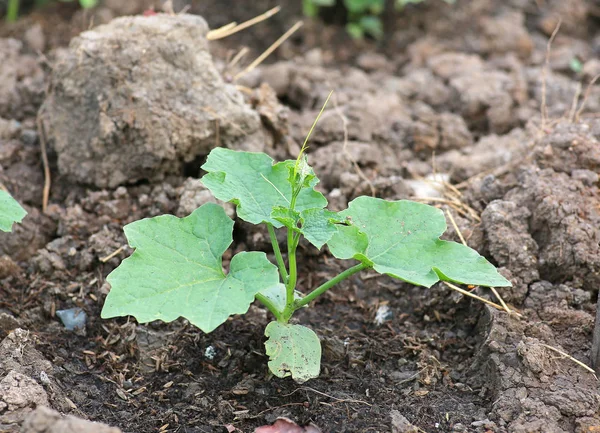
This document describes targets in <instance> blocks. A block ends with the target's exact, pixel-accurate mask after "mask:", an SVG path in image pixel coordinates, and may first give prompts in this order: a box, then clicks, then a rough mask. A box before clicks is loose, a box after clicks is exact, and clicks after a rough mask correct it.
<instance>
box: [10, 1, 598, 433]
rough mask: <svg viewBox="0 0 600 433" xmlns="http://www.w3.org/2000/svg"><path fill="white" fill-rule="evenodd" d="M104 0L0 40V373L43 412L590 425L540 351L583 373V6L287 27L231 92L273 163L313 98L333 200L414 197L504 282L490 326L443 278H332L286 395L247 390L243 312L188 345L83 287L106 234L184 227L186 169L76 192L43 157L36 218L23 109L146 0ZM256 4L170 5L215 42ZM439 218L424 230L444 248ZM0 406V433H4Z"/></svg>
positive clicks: (317, 156) (267, 420) (586, 351)
mask: <svg viewBox="0 0 600 433" xmlns="http://www.w3.org/2000/svg"><path fill="white" fill-rule="evenodd" d="M105 3H106V5H105V6H103V7H100V8H98V9H97V10H96V11H92V12H90V11H88V12H86V13H85V14H84V13H82V12H81V11H78V10H77V8H76V7H74V6H73V5H64V4H57V5H52V6H50V7H49V8H48V9H43V10H41V11H40V10H33V11H31V12H30V13H29V14H27V15H25V16H23V17H22V18H21V19H20V20H19V21H18V22H17V23H15V24H11V25H8V24H6V23H4V22H3V23H2V24H1V25H0V36H1V37H3V38H4V39H0V57H1V58H3V59H4V60H3V65H2V70H3V73H2V74H0V76H4V77H5V78H4V79H3V80H2V82H1V83H0V118H1V119H0V164H1V170H0V182H1V183H2V184H3V185H4V186H6V187H7V188H8V190H9V191H10V192H11V193H12V194H13V195H14V196H15V197H16V198H17V199H18V200H19V201H20V202H21V203H23V204H24V205H25V206H26V208H27V210H28V212H29V215H28V217H27V218H26V219H25V220H24V222H23V224H22V225H19V226H16V227H15V230H14V231H13V233H11V234H0V254H1V255H3V256H2V259H1V260H0V340H1V339H3V338H5V337H7V335H9V333H10V332H12V331H13V330H14V329H16V328H22V329H25V330H27V331H28V332H29V336H28V337H27V338H28V340H27V341H25V340H23V343H22V345H21V346H19V347H20V348H19V353H25V354H26V356H25V357H21V358H18V359H21V361H20V362H21V364H14V363H12V362H13V361H11V360H12V359H13V357H12V356H13V355H10V354H11V353H12V354H14V350H13V351H12V352H10V351H9V349H8V347H9V346H10V345H9V343H7V342H8V341H9V339H7V340H5V343H3V344H4V345H5V346H4V348H3V346H0V380H2V378H3V377H4V376H6V375H7V374H8V372H9V370H13V369H16V370H17V371H19V372H21V373H22V374H25V375H27V376H29V377H31V378H33V379H34V380H35V381H37V382H38V383H40V384H43V386H44V389H45V391H46V393H47V394H48V399H49V403H50V406H52V407H53V408H54V409H57V410H59V411H61V412H62V413H71V414H73V415H77V416H79V417H83V418H88V419H90V420H94V421H101V422H104V423H107V424H109V425H112V426H117V427H119V428H121V429H122V430H123V431H124V432H151V431H161V432H225V431H232V427H235V428H238V429H239V430H240V431H243V432H251V431H253V429H254V428H256V427H258V426H262V425H265V424H271V423H273V422H274V421H275V419H276V418H277V417H280V416H285V417H288V418H290V419H292V420H294V421H295V422H297V423H298V424H301V425H303V424H308V423H310V422H312V423H314V424H315V425H317V426H318V427H320V428H321V430H322V431H323V432H390V431H392V432H398V433H402V432H409V431H416V430H411V427H410V426H409V427H406V424H403V422H402V419H401V418H402V417H405V418H406V419H407V420H408V422H409V423H410V424H412V425H414V426H416V427H417V428H418V429H419V430H418V431H426V432H433V431H443V432H573V431H577V432H593V431H600V397H599V395H598V382H597V380H596V379H595V377H594V376H593V375H591V374H590V373H589V372H588V371H586V370H585V369H583V368H582V367H581V366H579V365H577V364H576V363H574V362H573V361H571V360H569V359H566V358H564V357H563V356H561V355H559V354H558V353H557V352H555V351H553V350H551V349H549V348H548V347H553V348H557V349H559V350H561V351H563V352H566V353H568V354H569V355H571V356H573V357H574V358H575V359H577V360H579V361H581V362H583V363H584V364H589V359H590V347H591V340H592V329H593V324H594V314H595V304H596V298H597V288H598V284H599V283H600V276H599V275H600V252H599V251H600V247H599V242H600V231H599V230H600V196H599V194H598V173H599V172H600V121H599V120H598V117H597V114H598V113H599V112H600V93H599V92H598V89H591V90H590V91H589V92H588V93H587V97H586V105H585V107H584V108H583V109H582V110H581V112H578V109H577V107H579V105H576V106H575V107H576V108H575V109H572V107H573V100H574V98H577V95H580V96H579V100H578V103H579V104H581V102H582V100H583V99H584V96H585V95H586V89H587V85H588V83H589V82H590V81H591V79H592V77H594V76H595V75H596V74H598V73H600V62H598V57H599V55H600V9H599V8H598V4H597V3H596V2H594V1H591V0H590V1H584V0H568V1H563V0H557V1H547V2H526V1H519V0H512V1H507V2H496V1H493V0H477V1H460V0H459V1H457V3H456V4H455V5H452V6H451V5H448V4H446V3H445V2H442V1H439V2H438V1H435V0H430V1H428V2H426V3H425V4H420V5H412V6H410V7H407V8H406V10H405V11H404V13H402V14H400V15H397V16H396V18H389V17H386V21H385V24H386V28H387V34H386V37H385V39H384V40H383V41H381V42H376V41H368V40H367V41H359V42H354V41H351V40H350V39H349V37H348V36H347V35H346V34H345V32H344V30H343V28H342V27H338V26H335V25H324V24H323V23H320V22H316V21H315V22H309V23H307V24H306V25H305V27H304V29H303V30H302V31H300V32H299V33H297V34H296V35H295V36H294V37H293V38H292V39H291V40H290V41H288V42H287V43H285V44H284V45H283V46H282V48H281V49H280V50H278V51H277V53H276V54H275V56H273V57H272V58H271V59H270V61H269V64H268V65H266V66H263V67H261V68H259V69H258V70H257V71H255V72H253V73H251V74H248V75H247V76H246V77H244V78H243V80H242V81H243V83H242V84H243V85H244V86H246V87H247V88H249V89H262V90H251V91H253V92H254V97H253V98H250V99H249V102H251V103H253V104H254V107H255V109H256V110H257V111H258V112H259V113H260V114H261V119H262V122H263V124H264V128H265V131H267V133H268V136H269V137H270V139H269V140H270V144H269V147H268V149H267V151H268V152H269V153H271V154H272V155H274V156H276V157H279V158H289V157H294V155H295V152H297V150H298V148H299V144H301V143H302V139H303V137H304V134H305V133H306V132H307V131H308V129H309V128H310V124H311V123H312V121H313V120H314V118H315V116H316V113H317V112H318V110H319V109H320V107H321V105H322V103H323V101H324V100H325V98H326V97H327V94H328V93H329V90H330V89H334V90H335V91H336V93H335V96H334V101H333V104H334V105H333V108H330V110H328V111H327V112H326V114H325V116H324V117H323V119H322V120H321V122H320V124H319V126H318V127H317V129H316V130H315V133H314V136H313V142H312V145H311V150H310V152H311V155H310V157H311V162H312V163H313V165H314V166H315V171H316V172H317V174H318V175H319V177H320V178H321V181H322V182H321V184H320V188H321V189H322V190H323V192H324V193H325V194H326V196H327V197H328V199H329V200H330V203H331V207H332V208H333V209H336V210H340V209H343V208H345V207H346V204H347V202H348V201H349V200H351V199H352V198H354V197H356V196H358V195H361V194H371V193H372V192H375V194H376V195H377V196H379V197H383V198H387V199H401V198H411V197H415V196H419V197H421V199H422V200H423V201H425V202H428V203H430V204H433V205H436V206H440V207H441V208H442V209H444V210H445V211H450V212H451V213H452V214H453V215H454V219H455V220H456V223H457V225H458V227H459V229H460V232H461V234H462V235H464V237H465V238H466V241H467V242H468V244H469V246H471V247H473V248H475V249H477V250H478V251H479V252H480V253H482V254H484V255H485V256H486V257H488V258H489V259H490V260H491V261H492V262H493V263H494V264H496V265H497V266H499V267H500V269H501V272H502V273H503V274H504V275H505V276H506V277H508V278H510V279H511V281H512V282H513V288H511V289H506V290H503V291H502V292H501V293H502V296H503V298H504V299H505V300H506V302H507V303H508V304H509V305H510V306H511V308H513V309H514V311H516V312H518V313H517V314H512V315H510V316H509V315H508V314H506V313H504V312H502V311H498V310H496V309H494V308H493V307H489V306H487V305H484V304H483V303H481V302H479V301H475V300H472V299H471V298H466V297H463V296H462V295H458V294H457V293H456V292H454V291H452V290H450V289H449V288H448V287H447V286H445V285H441V284H440V285H436V286H434V287H433V288H431V289H429V290H428V289H423V288H416V287H412V286H410V285H408V284H404V283H401V282H398V281H394V280H392V279H390V278H388V277H384V276H379V275H375V274H371V273H365V274H361V275H357V276H354V277H353V278H351V279H349V280H347V281H345V282H343V283H342V284H340V286H339V287H336V288H335V289H333V290H331V291H329V292H328V293H327V294H326V295H324V296H323V297H322V298H321V299H319V300H318V301H317V302H316V303H315V304H314V305H312V306H311V307H310V308H308V309H304V310H302V311H300V312H299V313H298V314H297V317H295V320H297V321H298V322H300V323H303V324H306V325H308V326H310V327H311V328H312V329H314V330H315V331H316V332H317V334H318V335H319V336H320V338H321V341H322V346H323V359H322V373H321V376H320V377H319V378H318V379H314V380H311V381H309V382H307V383H305V384H302V385H298V384H296V383H294V382H293V381H292V380H291V379H278V378H275V377H272V376H270V375H269V373H268V369H267V357H266V356H265V354H264V340H265V338H264V336H263V331H264V327H265V325H266V324H267V323H268V321H269V320H270V318H269V317H268V315H267V314H266V312H265V311H264V310H263V309H261V308H260V307H258V306H252V307H251V309H250V311H249V313H248V314H247V315H246V316H244V317H233V318H231V319H230V320H229V321H227V322H226V323H225V324H224V325H222V326H221V327H219V328H218V329H217V330H216V331H214V332H213V333H211V334H203V333H202V332H200V331H199V330H198V329H196V328H194V327H193V326H191V325H189V324H188V323H187V322H186V321H184V320H178V321H175V322H173V323H170V324H164V323H150V324H137V323H136V322H135V320H134V319H132V318H129V319H127V318H122V319H117V320H101V319H100V310H101V307H102V303H103V300H104V297H105V296H106V294H107V293H108V290H109V285H108V284H107V283H106V282H105V278H106V276H107V275H108V273H109V272H110V271H111V270H113V269H114V268H115V267H116V266H117V265H118V264H119V263H120V261H121V260H122V259H123V258H125V257H126V256H127V255H129V254H130V253H131V249H129V248H128V247H125V248H123V249H121V250H119V248H120V247H122V246H124V245H126V240H125V237H124V235H123V232H122V226H123V225H124V224H126V223H129V222H131V221H135V220H137V219H140V218H144V217H150V216H155V215H160V214H164V213H172V214H176V215H178V216H184V215H186V213H189V212H190V211H191V210H192V209H193V208H194V203H195V201H194V200H196V199H195V197H196V194H197V192H198V186H197V184H196V183H195V181H194V180H193V179H192V178H196V177H198V176H199V174H200V170H199V166H200V165H201V164H202V162H203V158H204V156H203V155H200V156H198V157H197V158H195V159H194V160H193V161H192V162H189V163H187V164H184V165H182V166H181V167H179V171H175V172H174V173H173V172H170V173H166V174H164V175H163V176H162V177H159V178H157V179H158V180H157V179H152V180H141V181H140V180H138V181H136V183H135V184H130V185H125V186H119V187H116V188H109V189H99V188H95V187H92V186H90V185H81V184H78V183H76V182H73V181H71V180H70V179H69V178H68V177H67V176H66V175H64V173H61V172H60V171H59V168H58V166H57V155H56V153H55V152H54V149H53V147H52V143H50V151H49V157H50V168H51V172H52V182H53V183H52V189H51V195H50V205H49V207H48V211H47V213H46V214H43V213H42V211H41V202H42V187H43V183H44V178H43V170H42V164H41V155H40V140H39V138H40V137H39V134H38V131H37V123H36V113H37V111H38V109H39V107H40V105H41V104H42V102H43V100H44V97H45V92H46V90H47V88H48V83H49V82H50V73H51V69H52V65H53V62H55V61H58V60H59V59H60V58H61V52H64V49H65V47H66V45H67V44H68V42H69V40H70V39H71V37H73V36H75V35H76V34H78V33H79V32H80V31H82V30H84V29H86V28H88V27H89V25H90V24H89V23H90V20H91V19H92V16H93V21H91V22H92V23H93V25H98V24H101V23H105V22H108V21H110V19H112V18H113V17H116V16H119V15H122V14H139V13H142V12H143V11H144V10H147V9H148V8H149V7H150V6H152V3H153V2H151V1H142V0H141V1H135V2H127V3H123V4H120V2H109V1H107V2H105ZM113 3H114V5H112V4H113ZM179 3H181V2H179ZM179 3H178V2H175V8H176V10H178V8H181V7H182V5H181V4H179ZM287 3H289V4H287ZM300 3H301V2H300V1H294V2H292V1H290V2H284V4H282V6H283V9H282V12H281V13H280V14H279V15H277V16H276V17H274V18H273V19H272V20H271V21H269V24H262V25H259V26H256V27H254V28H251V29H249V30H247V31H246V32H244V33H243V34H240V35H236V36H234V37H231V38H228V39H225V40H223V41H220V42H215V43H212V44H211V51H212V52H213V55H214V58H215V63H216V65H217V67H218V68H220V70H221V71H222V72H223V74H224V75H225V76H226V77H227V76H230V75H231V74H232V73H234V72H236V71H230V70H228V69H227V68H225V64H226V63H227V61H228V59H231V57H232V56H233V55H234V54H235V53H236V52H237V51H238V50H239V48H240V47H241V45H248V46H249V48H250V50H251V53H253V54H252V55H254V54H256V53H259V52H260V51H261V50H262V49H264V48H265V47H266V46H268V45H269V44H270V42H272V41H274V40H275V39H276V38H277V37H279V36H280V35H281V33H283V31H285V30H286V29H287V28H289V27H290V26H291V25H292V24H293V23H294V22H295V21H296V20H297V19H300V18H301V15H300V14H301V11H300V9H301V8H300ZM275 4H276V2H271V1H260V2H225V1H204V2H192V7H191V9H190V13H197V14H201V15H203V16H204V18H205V19H206V20H207V21H208V23H209V25H210V26H211V27H212V28H216V27H219V26H221V25H224V24H226V23H228V22H230V21H238V22H241V21H243V20H245V19H248V18H251V17H253V16H255V15H257V14H258V13H261V12H263V11H264V10H266V9H268V8H270V7H273V6H274V5H275ZM559 17H560V20H561V27H560V32H559V33H558V36H557V37H556V39H555V40H554V43H553V47H552V50H551V52H550V56H549V67H548V69H547V70H546V71H544V64H545V57H546V43H547V40H548V37H549V36H550V34H551V33H552V31H553V30H554V29H555V27H556V24H557V22H558V18H559ZM325 18H327V19H330V18H331V17H328V16H327V15H326V16H325ZM331 21H333V22H336V20H335V19H333V20H331ZM8 38H14V39H8ZM249 59H250V57H249V58H248V59H246V63H248V61H249ZM262 82H266V83H268V84H269V85H270V86H271V87H272V90H271V89H270V88H269V87H262V88H261V87H260V85H261V83H262ZM579 83H581V87H578V86H579ZM265 89H266V90H265ZM257 92H258V93H257ZM260 92H263V93H260ZM257 95H258V96H257ZM261 95H262V96H265V95H271V96H273V95H276V96H277V98H273V97H272V98H271V99H269V98H268V97H267V96H265V98H263V99H261V98H262V96H261ZM165 97H168V95H166V96H165ZM265 101H270V102H268V103H267V102H265ZM269 104H270V105H269ZM542 105H543V106H544V107H543V109H541V108H540V107H541V106H542ZM273 113H275V114H273ZM541 113H543V115H542V114H541ZM125 115H127V113H124V114H123V116H125ZM52 132H53V131H46V133H47V134H48V135H49V136H51V135H52ZM436 172H437V173H443V174H445V175H447V179H448V182H450V183H451V184H453V185H455V188H458V189H455V188H450V189H449V188H446V189H445V192H444V193H443V194H440V192H439V191H438V190H439V185H438V190H436V189H435V188H433V190H432V189H431V184H430V183H427V182H424V181H423V180H422V179H423V178H425V177H427V176H430V177H431V175H432V174H433V173H436ZM427 187H429V191H426V192H422V191H421V190H422V189H423V188H427ZM442 189H443V188H442ZM420 191H421V192H420ZM431 196H434V197H436V199H435V200H431V199H427V198H423V197H431ZM190 203H191V204H190ZM449 227H450V229H449V231H448V234H447V235H446V236H447V238H448V239H452V240H457V241H458V240H459V238H458V236H457V233H456V230H455V229H454V228H452V227H453V226H452V224H451V223H450V221H449ZM234 237H235V241H234V245H233V249H234V252H235V251H241V250H244V249H258V250H264V251H266V252H267V253H269V254H270V253H271V251H270V249H269V242H268V238H267V236H266V233H262V232H260V231H257V230H256V229H254V228H252V227H249V226H247V225H245V224H241V223H238V224H236V228H235V233H234ZM115 251H118V252H117V254H116V255H114V257H112V258H110V257H109V258H108V259H107V260H100V259H101V258H105V257H107V256H110V255H111V254H113V253H114V252H115ZM304 251H306V255H305V256H303V257H302V258H301V259H300V263H299V265H300V268H301V275H302V276H301V278H300V281H299V288H300V289H301V290H305V291H306V290H310V288H313V287H316V286H318V285H319V284H321V283H322V282H324V281H325V280H326V279H327V278H330V277H332V276H334V275H336V274H337V273H338V272H340V271H341V270H343V269H344V268H346V267H347V265H346V264H345V263H339V262H337V261H334V260H333V259H332V258H331V257H330V256H329V255H328V254H327V252H326V251H323V252H322V253H320V254H317V253H315V252H312V251H310V250H309V249H303V252H304ZM473 291H474V292H475V293H476V294H478V295H480V296H483V297H485V298H487V299H490V300H492V301H496V299H495V297H494V296H493V295H492V294H491V293H490V292H489V291H488V290H483V289H473ZM72 307H80V308H82V309H83V310H84V311H85V313H86V314H87V325H86V327H85V330H84V331H79V332H71V331H67V330H66V329H65V328H64V326H63V325H62V324H61V323H60V321H59V320H58V318H57V316H56V311H57V310H60V309H66V308H72ZM386 311H387V313H386V314H383V316H384V317H383V320H381V321H377V320H376V317H377V316H378V312H379V314H380V315H381V314H382V313H385V312H386ZM14 335H16V334H14ZM11 344H12V343H11ZM10 347H12V346H10ZM3 350H5V352H2V351H3ZM11 350H12V349H11ZM9 355H10V356H9ZM15 359H17V358H15ZM47 361H49V362H50V363H51V364H48V363H47ZM42 371H43V372H44V375H46V376H48V377H49V379H47V380H49V381H48V382H45V381H44V380H43V379H41V377H46V376H43V375H41V373H42ZM0 397H1V396H0ZM1 403H2V401H1V400H0V417H4V418H0V430H3V429H5V430H6V431H19V422H15V423H12V424H11V423H8V422H7V421H6V419H7V416H8V414H10V413H11V412H10V410H9V411H8V412H6V411H5V412H4V413H3V412H2V410H3V408H2V404H1ZM228 429H229V430H228ZM27 431H29V430H27Z"/></svg>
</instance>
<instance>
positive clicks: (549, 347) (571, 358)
mask: <svg viewBox="0 0 600 433" xmlns="http://www.w3.org/2000/svg"><path fill="white" fill-rule="evenodd" d="M540 345H541V346H544V347H545V348H546V349H550V350H552V351H554V352H556V353H558V354H560V355H562V356H564V357H565V358H567V359H570V360H571V361H573V362H574V363H575V364H577V365H579V366H580V367H583V368H584V369H586V370H587V371H589V372H590V373H592V375H593V376H594V378H595V379H596V380H598V376H596V372H595V371H594V370H593V369H591V368H590V367H588V366H587V365H585V364H584V363H583V362H581V361H579V360H577V359H575V358H573V357H572V356H571V355H569V354H568V353H565V352H563V351H562V350H560V349H557V348H556V347H552V346H548V345H547V344H544V343H540Z"/></svg>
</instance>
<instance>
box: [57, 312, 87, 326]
mask: <svg viewBox="0 0 600 433" xmlns="http://www.w3.org/2000/svg"><path fill="white" fill-rule="evenodd" d="M56 315H57V316H58V318H59V319H60V320H61V322H62V323H63V325H65V328H67V329H68V330H69V331H74V330H76V329H85V322H86V320H87V315H86V314H85V311H83V310H82V309H81V308H78V307H75V308H69V309H68V310H58V311H56Z"/></svg>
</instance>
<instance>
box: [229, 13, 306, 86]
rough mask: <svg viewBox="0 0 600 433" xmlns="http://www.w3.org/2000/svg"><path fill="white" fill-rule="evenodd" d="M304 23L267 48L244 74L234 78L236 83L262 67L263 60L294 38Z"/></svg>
mask: <svg viewBox="0 0 600 433" xmlns="http://www.w3.org/2000/svg"><path fill="white" fill-rule="evenodd" d="M303 24H304V23H303V22H302V21H298V22H297V23H296V24H294V25H293V26H292V28H290V29H289V30H288V31H287V32H285V33H284V34H283V35H282V36H281V37H280V38H279V39H277V40H276V41H275V42H273V44H272V45H271V46H270V47H269V48H267V49H266V50H265V51H264V52H263V53H262V54H261V55H260V56H258V57H257V58H256V60H254V61H253V62H252V63H250V64H249V65H248V66H247V67H246V69H244V70H243V71H242V72H239V73H238V74H237V75H236V76H235V77H233V80H234V81H237V80H239V79H240V77H242V75H246V74H247V73H248V72H250V71H252V70H253V69H254V68H256V67H257V66H258V65H260V64H261V63H262V62H263V60H265V59H266V58H267V57H269V56H270V55H271V53H272V52H273V51H275V50H276V49H277V48H278V47H279V46H280V45H281V44H283V43H284V42H285V41H286V40H287V39H288V38H289V37H290V36H292V34H294V32H295V31H296V30H298V29H299V28H300V27H302V25H303Z"/></svg>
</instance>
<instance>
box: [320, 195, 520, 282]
mask: <svg viewBox="0 0 600 433" xmlns="http://www.w3.org/2000/svg"><path fill="white" fill-rule="evenodd" d="M340 216H343V217H348V218H349V219H350V221H352V224H353V225H351V226H338V231H337V233H336V234H335V235H334V236H333V238H332V239H331V240H330V241H329V242H328V245H329V249H330V251H331V253H332V254H333V255H334V256H335V257H337V258H339V259H350V258H355V259H357V260H359V261H361V262H363V263H365V264H368V265H369V266H372V267H373V269H375V270H376V271H377V272H379V273H382V274H388V275H390V276H392V277H395V278H399V279H401V280H404V281H408V282H409V283H413V284H417V285H421V286H426V287H431V286H432V285H433V284H435V283H436V282H438V281H439V280H443V281H452V282H455V283H463V284H474V285H480V286H497V287H506V286H510V285H511V284H510V282H509V281H508V280H507V279H506V278H504V277H503V276H502V275H500V274H499V273H498V271H497V270H496V268H495V267H494V266H493V265H492V264H490V263H489V262H488V261H487V260H486V259H485V258H484V257H482V256H480V255H479V254H478V253H477V252H476V251H474V250H472V249H471V248H469V247H466V246H464V245H462V244H458V243H456V242H449V241H442V240H440V239H439V237H440V236H441V235H442V233H444V231H445V230H446V219H445V218H444V214H443V213H442V211H440V210H439V209H436V208H434V207H432V206H428V205H425V204H421V203H416V202H412V201H407V200H400V201H385V200H381V199H377V198H372V197H359V198H357V199H355V200H353V201H352V202H350V204H349V206H348V209H346V210H345V211H342V212H340Z"/></svg>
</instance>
